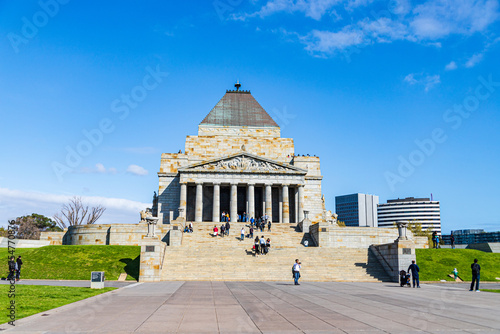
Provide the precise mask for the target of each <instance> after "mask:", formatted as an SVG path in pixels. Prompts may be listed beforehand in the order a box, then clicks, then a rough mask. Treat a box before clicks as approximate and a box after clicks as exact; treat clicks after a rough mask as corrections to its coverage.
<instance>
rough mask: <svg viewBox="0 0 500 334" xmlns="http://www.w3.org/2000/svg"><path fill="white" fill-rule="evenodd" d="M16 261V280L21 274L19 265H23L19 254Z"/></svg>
mask: <svg viewBox="0 0 500 334" xmlns="http://www.w3.org/2000/svg"><path fill="white" fill-rule="evenodd" d="M16 263H17V272H16V280H17V281H19V279H20V276H21V266H22V265H23V260H21V255H19V257H18V258H17V260H16Z"/></svg>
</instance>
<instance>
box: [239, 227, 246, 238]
mask: <svg viewBox="0 0 500 334" xmlns="http://www.w3.org/2000/svg"><path fill="white" fill-rule="evenodd" d="M244 239H245V228H244V227H242V228H241V237H240V241H243V240H244Z"/></svg>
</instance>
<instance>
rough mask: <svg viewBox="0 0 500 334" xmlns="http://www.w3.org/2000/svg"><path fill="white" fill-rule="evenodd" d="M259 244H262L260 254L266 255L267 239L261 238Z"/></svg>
mask: <svg viewBox="0 0 500 334" xmlns="http://www.w3.org/2000/svg"><path fill="white" fill-rule="evenodd" d="M259 242H260V253H261V254H264V253H265V251H266V249H265V248H266V239H264V236H261V237H260V240H259Z"/></svg>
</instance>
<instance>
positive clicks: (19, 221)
mask: <svg viewBox="0 0 500 334" xmlns="http://www.w3.org/2000/svg"><path fill="white" fill-rule="evenodd" d="M14 226H15V230H16V233H15V237H16V238H17V239H31V240H39V239H40V233H41V232H45V231H62V229H60V228H59V227H57V225H56V222H54V221H53V220H52V219H50V218H48V217H45V216H43V215H39V214H36V213H32V214H31V216H22V217H17V218H16V219H15V220H14Z"/></svg>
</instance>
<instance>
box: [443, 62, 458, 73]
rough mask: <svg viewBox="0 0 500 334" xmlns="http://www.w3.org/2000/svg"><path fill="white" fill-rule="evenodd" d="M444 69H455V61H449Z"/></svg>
mask: <svg viewBox="0 0 500 334" xmlns="http://www.w3.org/2000/svg"><path fill="white" fill-rule="evenodd" d="M444 69H445V70H447V71H453V70H456V69H457V63H455V62H454V61H451V62H450V63H449V64H447V65H446V66H445V67H444Z"/></svg>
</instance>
